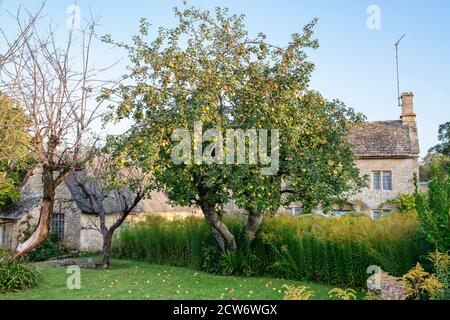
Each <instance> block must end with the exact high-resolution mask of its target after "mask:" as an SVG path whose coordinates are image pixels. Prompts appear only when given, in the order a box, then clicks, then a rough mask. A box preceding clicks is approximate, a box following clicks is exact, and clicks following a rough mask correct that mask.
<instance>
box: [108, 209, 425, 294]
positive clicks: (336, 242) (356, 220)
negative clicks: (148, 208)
mask: <svg viewBox="0 0 450 320" xmlns="http://www.w3.org/2000/svg"><path fill="white" fill-rule="evenodd" d="M225 220H226V223H227V225H228V226H229V228H230V229H231V230H232V232H233V233H234V234H235V235H237V237H238V239H237V241H238V243H239V251H238V252H237V253H236V254H234V255H232V256H229V255H224V254H222V253H221V252H220V250H219V249H218V247H217V245H216V244H215V242H214V240H213V239H212V237H211V233H210V229H209V227H208V225H207V223H206V221H204V220H203V219H193V218H192V219H187V220H178V221H172V222H170V221H167V220H165V219H163V218H160V217H149V218H148V219H147V220H146V222H145V223H140V224H136V225H128V226H124V227H123V228H122V229H121V231H120V232H119V233H118V235H117V236H116V238H115V240H114V242H113V253H114V255H115V256H116V257H118V258H126V259H135V260H139V261H147V262H151V263H157V264H170V265H174V266H182V267H189V268H193V269H196V270H203V271H207V272H211V273H216V274H223V275H244V276H263V275H272V276H275V277H280V278H286V279H295V280H308V281H316V282H323V283H329V284H336V285H342V286H351V287H364V286H365V284H366V280H367V278H368V276H369V275H368V274H367V273H366V271H367V268H368V267H369V266H371V265H377V266H380V267H381V268H382V269H383V270H385V271H386V272H388V273H389V274H392V275H395V276H401V275H403V274H404V273H406V272H407V271H408V270H410V269H411V268H412V267H414V266H415V264H416V263H417V261H419V260H420V258H421V256H422V255H424V254H426V252H427V248H426V244H425V242H424V241H423V240H422V238H421V235H420V230H419V225H418V222H417V218H416V216H415V215H412V214H411V215H397V214H394V215H392V216H391V217H389V218H387V219H383V220H379V221H372V220H371V219H370V218H368V217H365V216H346V217H343V218H327V217H321V216H317V215H311V216H303V217H293V216H279V217H270V218H266V219H265V222H264V224H263V226H262V228H261V230H260V232H259V233H258V235H257V237H256V239H255V240H254V241H253V242H252V243H250V244H247V243H245V241H243V239H242V237H241V236H242V232H241V231H242V230H243V225H244V223H245V221H244V220H243V219H242V218H237V217H227V218H225Z"/></svg>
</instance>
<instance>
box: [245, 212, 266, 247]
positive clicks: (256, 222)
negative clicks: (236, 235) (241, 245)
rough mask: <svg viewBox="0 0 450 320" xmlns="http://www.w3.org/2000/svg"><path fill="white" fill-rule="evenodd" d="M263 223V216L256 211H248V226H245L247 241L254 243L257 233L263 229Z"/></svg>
mask: <svg viewBox="0 0 450 320" xmlns="http://www.w3.org/2000/svg"><path fill="white" fill-rule="evenodd" d="M263 221H264V215H263V214H261V213H258V212H257V211H255V210H249V211H248V219H247V224H246V225H245V228H244V232H245V238H246V240H247V241H252V240H253V239H254V238H255V236H256V233H257V232H258V230H259V228H260V227H261V225H262V223H263Z"/></svg>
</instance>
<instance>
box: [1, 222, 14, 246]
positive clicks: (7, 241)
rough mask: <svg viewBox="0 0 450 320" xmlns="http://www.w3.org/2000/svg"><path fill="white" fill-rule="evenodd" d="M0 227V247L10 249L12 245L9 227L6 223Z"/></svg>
mask: <svg viewBox="0 0 450 320" xmlns="http://www.w3.org/2000/svg"><path fill="white" fill-rule="evenodd" d="M0 228H2V230H1V231H2V232H1V234H2V238H1V239H0V240H1V242H0V248H2V247H4V248H7V249H11V245H12V243H11V242H12V241H11V240H12V236H11V228H10V227H9V226H8V225H6V224H3V225H0Z"/></svg>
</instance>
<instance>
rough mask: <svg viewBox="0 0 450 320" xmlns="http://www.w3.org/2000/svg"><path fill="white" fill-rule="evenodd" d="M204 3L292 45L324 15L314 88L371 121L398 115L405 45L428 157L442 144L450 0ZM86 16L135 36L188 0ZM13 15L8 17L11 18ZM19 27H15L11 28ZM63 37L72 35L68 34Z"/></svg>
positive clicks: (99, 3)
mask: <svg viewBox="0 0 450 320" xmlns="http://www.w3.org/2000/svg"><path fill="white" fill-rule="evenodd" d="M0 3H1V5H0V12H1V13H0V25H1V26H2V27H3V28H6V29H7V30H8V25H6V26H5V25H4V23H7V24H8V23H10V20H8V19H7V16H6V15H5V10H9V11H11V12H14V11H15V10H16V9H17V7H18V6H19V5H20V4H23V5H24V6H25V7H27V8H28V9H33V8H36V7H37V5H38V4H39V2H38V1H37V0H23V1H20V0H3V1H1V0H0ZM74 3H75V2H74V1H73V0H47V3H46V8H45V12H46V13H47V17H48V18H49V19H51V20H52V23H53V24H54V25H59V27H60V29H63V30H64V28H66V24H67V21H68V19H71V16H70V12H71V11H70V10H69V9H70V6H71V5H73V4H74ZM188 3H189V4H190V5H193V6H195V7H198V8H201V9H210V10H212V9H214V7H216V6H221V7H228V8H229V9H230V11H231V12H232V13H236V14H245V15H246V26H247V30H248V31H249V33H250V35H256V34H258V33H259V32H263V33H265V34H266V35H267V36H268V40H269V41H270V42H271V43H274V44H277V45H280V46H285V45H287V44H288V42H289V40H290V36H291V34H293V33H295V32H301V31H302V28H303V26H304V25H305V24H307V23H308V22H309V21H311V20H312V19H313V18H316V17H317V18H319V23H318V25H317V27H316V29H315V31H316V32H315V36H316V38H317V39H319V41H320V48H319V49H318V50H316V51H308V53H309V57H310V60H311V61H312V62H313V63H314V64H315V65H316V70H315V71H314V73H313V75H312V81H311V86H310V87H311V88H312V89H314V90H318V91H320V92H321V93H322V94H323V95H324V96H325V97H326V98H328V99H339V100H341V101H343V102H345V103H346V105H347V106H349V107H352V108H354V109H355V110H356V111H358V112H362V113H363V114H365V115H366V116H367V119H368V120H370V121H378V120H397V119H399V117H400V114H401V109H400V107H398V105H397V85H396V71H395V70H396V64H395V48H394V43H395V42H396V41H397V40H398V39H399V38H400V37H401V36H402V35H403V34H406V37H405V38H404V39H403V40H402V43H401V45H400V53H399V54H400V83H401V86H400V87H401V88H400V89H401V91H402V92H413V93H414V94H415V111H416V114H417V122H418V129H419V137H420V144H421V155H422V156H425V155H426V152H427V151H428V149H429V148H431V147H433V146H434V145H436V144H437V143H438V139H437V135H438V128H439V125H440V124H443V123H445V122H447V121H450V1H448V0H433V1H425V0H416V1H414V0H396V1H392V0H371V1H365V0H278V1H275V0H220V1H219V0H214V1H206V0H190V1H189V2H188ZM76 5H77V6H78V8H79V13H80V17H81V20H84V19H86V18H88V17H89V15H90V13H91V12H92V13H94V14H95V15H97V14H100V16H101V23H100V25H99V27H98V30H97V32H98V33H99V34H106V33H109V34H111V35H112V36H113V38H114V39H116V40H120V41H127V42H129V41H130V39H131V36H132V35H134V34H136V32H137V30H138V22H139V19H140V18H143V17H145V18H147V19H148V21H149V22H150V23H151V24H152V25H153V28H154V29H156V28H157V27H159V26H173V25H174V24H175V22H176V20H175V18H174V15H173V10H172V9H173V7H175V6H181V5H182V1H181V0H159V1H155V0H154V1H143V0H128V1H119V0H114V1H111V0H78V1H76ZM7 21H8V22H7ZM9 30H12V29H9ZM61 39H62V41H63V40H64V38H63V37H62V38H61ZM92 58H93V61H96V63H99V64H104V65H108V64H109V63H113V62H115V61H117V60H118V59H122V60H121V63H119V64H118V65H117V66H115V68H114V70H111V71H110V72H113V73H115V74H117V75H121V74H124V73H125V72H126V70H125V67H126V64H127V60H126V53H125V52H122V51H120V50H116V49H114V50H112V49H111V48H110V47H107V46H105V45H103V44H98V45H96V47H95V50H94V53H93V57H92Z"/></svg>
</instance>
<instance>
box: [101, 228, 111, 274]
mask: <svg viewBox="0 0 450 320" xmlns="http://www.w3.org/2000/svg"><path fill="white" fill-rule="evenodd" d="M111 244H112V233H111V232H109V231H108V232H107V233H106V234H104V235H103V262H102V266H103V269H109V267H110V265H111V263H110V259H111Z"/></svg>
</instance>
